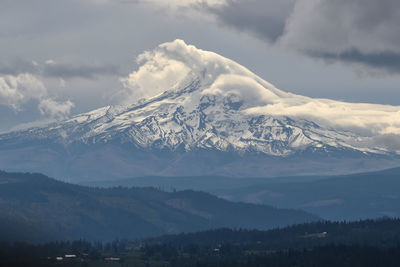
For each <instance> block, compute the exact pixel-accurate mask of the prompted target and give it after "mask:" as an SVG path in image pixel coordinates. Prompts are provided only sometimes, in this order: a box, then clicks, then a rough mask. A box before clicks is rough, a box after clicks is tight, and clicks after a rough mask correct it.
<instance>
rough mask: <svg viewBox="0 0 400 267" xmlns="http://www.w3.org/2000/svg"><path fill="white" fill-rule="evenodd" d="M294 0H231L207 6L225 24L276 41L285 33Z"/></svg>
mask: <svg viewBox="0 0 400 267" xmlns="http://www.w3.org/2000/svg"><path fill="white" fill-rule="evenodd" d="M294 1H295V0H280V1H276V0H250V1H235V0H229V1H227V4H226V5H223V6H214V7H210V6H207V5H205V7H206V9H207V10H208V11H210V12H211V13H213V14H214V15H216V17H217V18H218V20H219V21H220V22H222V23H223V24H225V25H228V26H230V27H233V28H235V29H237V30H240V31H249V32H251V33H252V34H255V35H256V36H257V37H259V38H262V39H265V40H268V41H271V42H274V41H276V39H277V38H278V37H279V36H281V35H282V34H283V31H284V28H285V21H286V18H287V17H288V16H289V15H290V13H291V11H292V9H293V5H294Z"/></svg>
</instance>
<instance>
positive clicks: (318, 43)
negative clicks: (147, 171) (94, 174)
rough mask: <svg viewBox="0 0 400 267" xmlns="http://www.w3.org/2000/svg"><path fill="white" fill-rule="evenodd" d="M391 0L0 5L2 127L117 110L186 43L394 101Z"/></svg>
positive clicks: (396, 53)
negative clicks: (155, 60) (146, 60)
mask: <svg viewBox="0 0 400 267" xmlns="http://www.w3.org/2000/svg"><path fill="white" fill-rule="evenodd" d="M398 25H400V2H399V1H398V0H379V1H378V0H279V1H276V0H204V1H203V0H143V1H142V0H59V1H58V0H35V1H32V0H0V51H1V52H0V130H1V131H7V130H10V129H13V128H15V127H20V126H21V125H35V124H36V122H38V121H49V120H54V119H62V118H65V117H68V116H71V115H74V114H77V113H80V112H85V111H89V110H91V109H94V108H98V107H102V106H105V105H109V104H119V103H120V101H121V100H120V99H119V98H118V97H117V96H118V92H119V91H120V89H121V87H122V86H123V85H122V83H121V78H124V77H127V76H128V75H129V73H131V72H133V71H135V70H136V69H137V65H136V63H135V58H136V57H137V56H138V55H139V54H141V53H142V52H143V51H145V50H151V49H153V48H154V47H156V46H157V45H159V44H161V43H164V42H169V41H173V40H175V39H178V38H179V39H183V40H185V42H186V43H188V44H193V45H195V46H196V47H199V48H201V49H204V50H210V51H214V52H216V53H219V54H221V55H223V56H225V57H228V58H231V59H233V60H235V61H237V62H238V63H240V64H242V65H244V66H245V67H247V68H249V69H250V70H251V71H253V72H255V73H256V74H258V75H259V76H261V77H262V78H264V79H265V80H267V81H269V82H271V83H272V84H274V85H275V86H276V87H278V88H280V89H282V90H284V91H289V92H293V93H297V94H302V95H306V96H310V97H321V98H331V99H336V100H344V101H351V102H370V103H380V104H391V105H400V88H399V87H400V34H399V30H398Z"/></svg>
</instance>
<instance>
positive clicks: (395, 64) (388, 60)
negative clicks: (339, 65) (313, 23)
mask: <svg viewBox="0 0 400 267" xmlns="http://www.w3.org/2000/svg"><path fill="white" fill-rule="evenodd" d="M308 54H309V55H310V56H312V57H317V58H322V59H325V60H328V61H332V60H339V61H342V62H349V63H358V64H363V65H367V66H370V67H374V68H376V69H381V70H384V71H387V72H395V73H396V72H398V73H400V53H394V52H390V51H387V52H385V51H382V52H377V53H362V52H360V51H359V50H357V49H352V50H348V51H345V52H342V53H339V54H333V53H318V52H308Z"/></svg>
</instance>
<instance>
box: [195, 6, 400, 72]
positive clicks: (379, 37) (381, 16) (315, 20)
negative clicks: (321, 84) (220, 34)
mask: <svg viewBox="0 0 400 267" xmlns="http://www.w3.org/2000/svg"><path fill="white" fill-rule="evenodd" d="M202 8H203V10H206V11H207V12H211V13H212V14H213V15H215V16H216V18H217V19H218V21H220V22H221V23H223V24H224V25H227V26H229V27H233V28H235V29H237V30H240V31H244V32H249V33H251V34H253V35H255V36H257V37H258V38H259V39H262V40H266V41H267V42H269V43H272V44H275V45H277V46H284V47H286V48H290V49H293V50H297V51H299V52H303V53H305V54H306V55H309V56H312V57H319V58H323V59H327V60H329V61H331V62H332V61H340V62H345V63H358V64H361V65H364V66H368V67H371V68H375V69H379V70H384V71H388V72H391V73H394V72H396V73H400V60H399V55H400V34H398V32H399V31H398V27H399V25H400V1H398V0H381V1H377V0H283V1H275V0H247V1H245V0H227V4H226V5H222V6H212V7H210V6H207V5H206V4H203V6H202Z"/></svg>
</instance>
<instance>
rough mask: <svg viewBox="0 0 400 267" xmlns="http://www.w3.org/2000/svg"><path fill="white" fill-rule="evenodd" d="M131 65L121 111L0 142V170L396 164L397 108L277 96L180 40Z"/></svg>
mask: <svg viewBox="0 0 400 267" xmlns="http://www.w3.org/2000/svg"><path fill="white" fill-rule="evenodd" d="M140 61H143V62H144V63H143V64H142V66H141V67H140V68H139V69H138V71H136V72H134V73H132V74H131V75H130V76H129V77H127V78H125V79H124V85H125V89H124V91H122V92H121V95H123V97H124V98H125V99H126V101H125V102H126V105H124V106H116V107H112V106H109V107H103V108H100V109H97V110H94V111H91V112H89V113H85V114H81V115H78V116H75V117H73V118H71V119H68V120H65V121H61V122H57V123H54V124H51V125H49V126H47V127H43V128H32V129H28V130H24V131H19V132H12V133H8V134H2V135H0V168H8V169H11V170H18V169H20V170H28V171H41V172H45V173H47V174H50V175H54V176H57V177H62V178H64V179H72V177H78V178H79V179H85V178H86V179H101V178H106V177H107V176H110V175H111V176H115V177H120V178H121V177H131V176H140V175H210V174H223V175H236V176H249V175H251V176H274V175H290V174H293V173H296V174H312V173H321V172H325V173H332V172H334V173H346V172H351V171H353V172H355V171H359V170H363V169H379V168H380V169H382V168H385V167H392V166H396V165H397V164H399V157H398V155H397V150H398V149H397V146H393V143H394V141H393V138H394V139H396V138H398V136H397V135H396V133H397V132H398V131H399V129H398V126H397V121H398V119H399V115H400V108H399V107H391V106H382V105H367V104H353V103H344V102H338V101H332V100H324V99H311V98H308V97H303V96H299V95H294V94H290V93H286V92H283V91H281V90H279V89H277V88H275V87H274V86H273V85H271V84H269V83H268V82H266V81H264V80H262V79H261V78H260V77H258V76H256V75H255V74H253V73H252V72H250V71H249V70H247V69H246V68H244V67H242V66H240V65H239V64H237V63H235V62H233V61H231V60H229V59H226V58H224V57H222V56H219V55H217V54H214V53H212V52H207V51H203V50H200V49H197V48H195V47H193V46H188V45H186V44H185V43H184V42H183V41H180V40H177V41H175V42H172V43H167V44H163V45H160V46H159V47H158V48H157V49H155V50H154V51H152V52H146V53H144V54H143V55H141V56H140ZM140 97H144V98H142V99H140V100H139V98H140ZM386 135H390V138H388V137H387V136H386ZM392 135H394V137H393V136H392ZM382 136H383V137H382ZM396 140H397V139H396ZM388 142H389V143H388ZM47 161H51V162H52V166H46V162H47ZM95 163H96V167H95V168H92V167H91V165H93V164H95ZM96 168H100V169H99V170H96ZM101 176H103V177H101Z"/></svg>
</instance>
